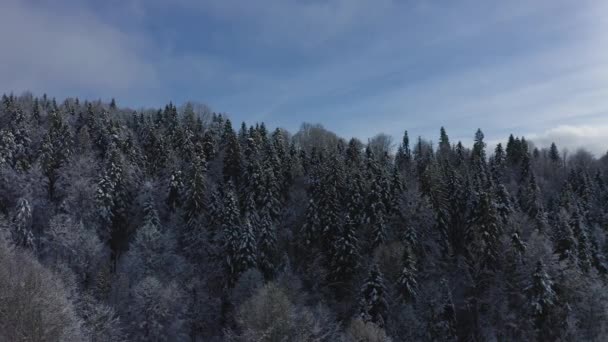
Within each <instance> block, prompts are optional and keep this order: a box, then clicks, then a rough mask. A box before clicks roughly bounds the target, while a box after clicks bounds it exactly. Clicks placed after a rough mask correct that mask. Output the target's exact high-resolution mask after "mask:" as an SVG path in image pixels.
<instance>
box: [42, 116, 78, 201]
mask: <svg viewBox="0 0 608 342" xmlns="http://www.w3.org/2000/svg"><path fill="white" fill-rule="evenodd" d="M71 152H72V136H71V134H70V129H69V127H68V125H67V124H66V123H64V122H63V118H62V117H61V115H60V114H59V113H57V112H53V113H52V114H51V125H50V127H49V131H48V134H47V135H46V136H45V137H44V141H43V142H42V149H41V156H40V158H41V162H42V167H43V170H44V173H45V175H46V177H47V178H48V182H49V183H48V187H49V188H48V191H49V198H50V199H51V200H53V199H54V194H55V183H56V181H57V178H58V177H59V176H58V174H57V170H58V169H59V168H60V167H61V166H62V165H63V164H64V163H66V162H67V160H68V158H69V157H70V155H71Z"/></svg>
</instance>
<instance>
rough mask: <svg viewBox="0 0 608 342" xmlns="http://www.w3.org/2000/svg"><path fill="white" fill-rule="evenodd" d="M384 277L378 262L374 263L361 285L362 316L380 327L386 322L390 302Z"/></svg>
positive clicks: (360, 305)
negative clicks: (387, 299)
mask: <svg viewBox="0 0 608 342" xmlns="http://www.w3.org/2000/svg"><path fill="white" fill-rule="evenodd" d="M386 295H387V293H386V287H385V285H384V277H383V275H382V273H381V272H380V269H379V268H378V265H377V264H374V265H372V267H371V269H370V271H369V274H368V276H367V278H366V279H365V283H364V284H363V286H362V287H361V294H360V299H359V310H360V315H361V318H362V319H363V320H365V321H371V322H374V323H375V324H377V325H378V326H380V327H383V326H384V325H385V324H386V320H387V318H388V316H387V313H388V304H387V301H386Z"/></svg>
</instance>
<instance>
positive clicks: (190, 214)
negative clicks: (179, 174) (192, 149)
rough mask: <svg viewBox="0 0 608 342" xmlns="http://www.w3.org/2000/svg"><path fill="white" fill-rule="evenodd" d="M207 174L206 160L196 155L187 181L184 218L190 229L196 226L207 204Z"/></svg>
mask: <svg viewBox="0 0 608 342" xmlns="http://www.w3.org/2000/svg"><path fill="white" fill-rule="evenodd" d="M205 172H206V165H205V160H204V159H203V158H201V157H200V156H198V155H195V156H194V159H193V160H192V164H191V169H190V174H189V175H188V179H187V181H186V189H185V192H186V198H185V199H184V215H185V217H184V218H185V221H186V223H187V225H188V226H189V227H190V228H192V227H193V226H194V225H195V224H196V220H197V218H198V217H199V216H200V215H201V214H202V210H203V207H204V204H205V203H204V201H205V188H206V185H205Z"/></svg>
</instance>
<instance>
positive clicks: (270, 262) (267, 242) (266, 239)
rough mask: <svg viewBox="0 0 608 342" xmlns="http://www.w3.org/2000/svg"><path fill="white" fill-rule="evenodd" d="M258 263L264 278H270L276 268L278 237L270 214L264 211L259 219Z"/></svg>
mask: <svg viewBox="0 0 608 342" xmlns="http://www.w3.org/2000/svg"><path fill="white" fill-rule="evenodd" d="M257 225H258V228H257V230H258V231H259V238H258V253H259V254H258V263H259V266H260V270H261V271H262V273H263V274H264V278H265V279H267V280H269V279H271V278H272V277H273V276H274V273H275V270H276V256H277V237H276V233H275V228H274V224H273V223H272V221H271V218H270V214H268V212H267V211H263V212H262V214H261V215H260V218H259V219H258V223H257Z"/></svg>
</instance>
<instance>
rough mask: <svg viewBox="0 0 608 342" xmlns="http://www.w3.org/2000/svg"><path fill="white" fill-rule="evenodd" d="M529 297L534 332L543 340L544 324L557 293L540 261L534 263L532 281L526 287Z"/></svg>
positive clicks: (548, 317) (549, 314) (553, 305)
mask: <svg viewBox="0 0 608 342" xmlns="http://www.w3.org/2000/svg"><path fill="white" fill-rule="evenodd" d="M526 292H527V294H528V299H529V307H530V311H531V318H532V319H533V321H534V327H535V329H536V333H537V335H538V336H539V340H544V338H543V337H542V336H543V333H544V332H547V331H546V330H545V329H546V324H547V322H548V320H549V319H550V316H551V314H552V310H553V309H554V307H555V305H556V304H557V303H556V302H557V299H558V298H557V295H556V293H555V290H554V289H553V281H552V280H551V278H550V277H549V275H548V274H547V272H546V271H545V266H544V264H543V263H542V261H540V260H539V261H538V262H537V264H536V270H535V271H534V274H533V275H532V282H531V284H530V286H528V287H527V288H526Z"/></svg>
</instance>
